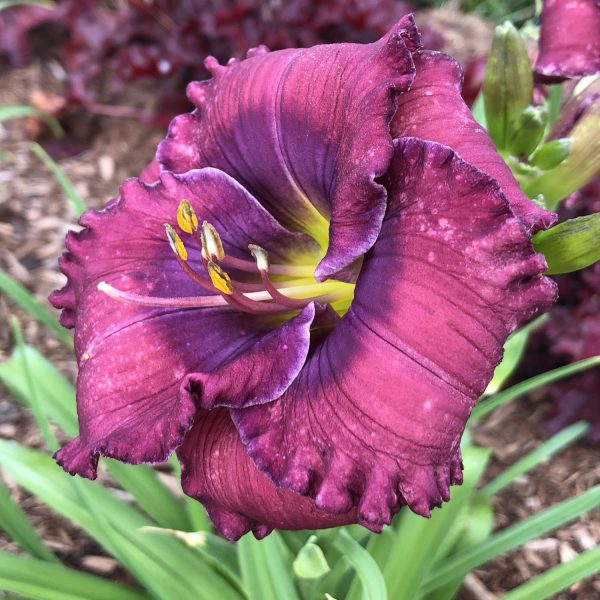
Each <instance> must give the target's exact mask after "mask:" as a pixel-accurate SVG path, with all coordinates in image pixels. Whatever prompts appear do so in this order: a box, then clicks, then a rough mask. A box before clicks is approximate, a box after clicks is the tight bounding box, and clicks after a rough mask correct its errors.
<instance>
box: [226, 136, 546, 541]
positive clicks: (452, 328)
mask: <svg viewBox="0 0 600 600" xmlns="http://www.w3.org/2000/svg"><path fill="white" fill-rule="evenodd" d="M386 179H387V184H388V189H389V196H390V201H389V206H388V210H387V213H386V217H385V219H384V222H383V226H382V229H381V234H380V236H379V238H378V240H377V243H376V244H375V246H374V247H373V249H372V251H371V252H370V253H369V254H368V255H367V257H366V258H365V262H364V265H363V269H362V271H361V274H360V276H359V279H358V282H357V287H356V293H355V299H354V302H353V304H352V306H351V308H350V310H349V312H348V313H347V314H346V315H345V316H344V317H343V318H342V320H341V322H340V323H339V325H338V326H337V327H336V329H335V330H334V331H333V332H332V333H331V334H330V335H329V336H328V337H327V338H326V339H325V341H324V342H323V343H321V344H320V345H319V346H317V347H316V348H315V350H314V351H313V352H312V354H311V355H310V357H309V359H308V361H307V363H306V365H305V367H304V368H303V369H302V371H301V372H300V374H299V376H298V378H297V379H296V380H295V381H294V382H293V383H292V384H291V385H290V387H289V388H288V390H287V392H286V393H285V394H284V395H283V396H282V397H281V398H280V399H278V400H277V401H275V402H272V403H269V404H264V405H260V406H254V407H250V408H245V409H233V410H231V414H232V417H233V420H234V423H235V424H236V426H237V428H238V430H239V432H240V435H241V438H242V441H243V442H244V444H245V445H246V448H247V450H248V453H249V454H250V456H251V457H252V458H253V460H254V462H255V464H256V465H257V467H258V468H259V469H260V470H262V471H263V472H265V473H266V474H268V475H269V476H270V477H271V478H272V479H273V481H274V482H275V483H276V484H277V485H279V486H283V487H286V488H288V489H291V490H294V491H296V492H298V493H301V494H304V495H307V496H310V497H312V498H315V501H316V505H317V507H319V508H320V509H322V510H325V511H327V512H331V513H334V514H338V513H347V512H348V511H349V510H351V509H352V508H353V507H357V508H358V515H357V520H358V522H360V523H362V524H363V525H365V526H367V527H369V528H371V529H373V530H376V531H377V530H380V529H381V527H382V526H383V524H385V523H389V522H390V519H391V517H392V515H393V514H394V513H395V512H396V511H397V510H398V509H399V507H400V506H402V505H403V504H405V503H406V504H408V505H409V506H410V507H411V508H412V510H414V511H415V512H417V513H419V514H422V515H425V516H427V515H429V511H430V509H431V508H432V507H434V506H439V505H440V504H441V503H442V501H443V500H447V499H448V497H449V486H450V485H451V484H452V483H457V482H460V480H461V477H462V474H461V459H460V451H459V442H460V438H461V435H462V432H463V429H464V426H465V423H466V421H467V418H468V417H469V414H470V412H471V410H472V408H473V406H474V404H475V403H476V401H477V399H478V398H479V396H480V395H481V393H482V392H483V391H484V389H485V387H486V385H487V383H488V382H489V380H490V379H491V377H492V374H493V371H494V368H495V367H496V365H497V364H498V362H499V361H500V359H501V357H502V348H503V344H504V342H505V340H506V338H507V336H508V335H509V333H510V332H511V331H513V330H514V329H515V327H517V325H518V324H519V323H521V322H522V321H523V320H524V319H526V318H530V317H531V316H532V315H534V314H535V313H536V312H538V311H539V310H540V309H541V308H544V307H547V306H548V305H549V304H551V303H552V301H553V300H554V297H555V288H554V284H553V283H552V282H551V281H550V280H549V279H547V278H545V277H543V276H542V273H543V272H544V270H545V268H546V263H545V261H544V259H543V256H541V255H537V254H535V253H534V251H533V250H532V247H531V244H530V237H529V235H528V234H527V233H526V232H525V231H524V229H523V227H522V225H521V223H520V221H519V220H518V219H517V218H515V216H514V215H513V213H512V212H511V210H510V208H509V204H508V203H507V201H506V198H505V196H504V195H503V193H502V192H501V190H500V188H499V186H498V184H497V182H495V181H494V180H492V179H491V178H490V177H488V176H487V175H485V174H484V173H482V172H481V171H479V170H477V169H476V168H474V167H472V166H471V165H469V164H467V163H465V162H464V161H463V160H462V159H460V158H459V157H458V155H457V154H456V153H454V152H453V151H452V150H451V149H449V148H447V147H444V146H441V145H438V144H435V143H431V142H423V141H422V140H417V139H414V138H405V139H400V140H398V142H397V148H396V152H395V155H394V159H393V161H392V165H391V171H390V173H389V174H388V176H387V177H386ZM215 476H216V475H215Z"/></svg>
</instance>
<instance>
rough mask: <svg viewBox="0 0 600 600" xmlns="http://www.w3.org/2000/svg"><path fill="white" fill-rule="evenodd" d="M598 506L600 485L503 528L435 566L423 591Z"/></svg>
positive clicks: (469, 570)
mask: <svg viewBox="0 0 600 600" xmlns="http://www.w3.org/2000/svg"><path fill="white" fill-rule="evenodd" d="M597 506H600V485H598V486H596V487H593V488H591V489H590V490H588V491H587V492H584V493H583V494H580V495H579V496H576V497H574V498H569V499H568V500H565V501H563V502H560V503H559V504H557V505H555V506H552V507H551V508H549V509H547V510H544V511H542V512H539V513H538V514H536V515H533V516H531V517H529V518H527V519H525V520H523V521H521V522H520V523H517V524H515V525H512V526H511V527H507V528H506V529H503V530H502V531H500V532H498V533H496V534H494V535H492V536H491V537H490V538H488V539H487V540H486V541H485V542H483V543H482V544H480V545H479V546H476V547H475V548H471V549H470V550H467V551H465V552H461V553H459V554H456V555H454V556H452V557H451V558H448V559H446V560H443V561H440V562H438V563H436V564H434V565H433V568H432V569H431V574H430V576H429V578H428V579H427V581H426V583H425V585H424V586H423V590H422V591H423V592H431V591H433V590H434V589H436V588H437V587H440V586H442V585H445V584H447V583H449V582H450V581H452V580H453V579H455V578H456V577H464V576H465V575H467V574H468V573H470V572H471V571H472V570H473V569H476V568H478V567H480V566H481V565H484V564H485V563H487V562H488V561H490V560H493V559H494V558H496V557H498V556H500V555H501V554H504V553H506V552H510V551H511V550H514V549H515V548H518V547H519V546H522V545H523V544H526V543H527V542H530V541H531V540H534V539H535V538H538V537H540V536H543V535H545V534H547V533H549V532H550V531H553V530H555V529H557V528H559V527H562V526H563V525H566V524H568V523H570V522H572V521H574V520H575V519H577V517H579V516H580V515H582V514H583V513H585V512H588V511H590V510H592V509H594V508H596V507H597Z"/></svg>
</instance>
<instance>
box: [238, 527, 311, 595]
mask: <svg viewBox="0 0 600 600" xmlns="http://www.w3.org/2000/svg"><path fill="white" fill-rule="evenodd" d="M237 547H238V557H239V561H240V570H241V572H242V581H243V583H244V588H245V590H246V593H247V595H248V599H249V600H282V599H283V598H285V600H299V596H298V592H297V590H296V588H295V586H294V583H293V581H292V579H291V577H290V572H291V565H290V564H286V561H285V560H284V558H283V553H282V551H281V550H282V548H283V542H281V540H279V536H278V535H277V532H273V533H272V534H271V535H270V536H269V537H267V538H265V539H263V540H260V541H258V540H255V539H254V538H253V537H250V536H249V535H245V536H244V537H242V539H241V540H240V541H239V542H238V544H237Z"/></svg>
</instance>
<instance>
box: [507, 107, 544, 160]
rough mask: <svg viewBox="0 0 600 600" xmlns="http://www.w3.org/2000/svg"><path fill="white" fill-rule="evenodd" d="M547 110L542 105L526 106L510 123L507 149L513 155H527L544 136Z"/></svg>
mask: <svg viewBox="0 0 600 600" xmlns="http://www.w3.org/2000/svg"><path fill="white" fill-rule="evenodd" d="M547 123H548V110H547V109H546V108H545V107H543V106H528V107H527V108H525V109H523V110H522V111H521V112H520V113H519V114H518V115H517V117H516V118H515V119H514V120H513V122H512V123H511V127H510V129H511V136H510V139H509V142H508V151H509V152H510V153H511V154H512V155H513V156H523V157H526V156H529V155H530V154H531V153H532V152H533V151H534V150H535V149H536V148H537V147H538V145H539V143H540V142H541V141H542V138H543V137H544V132H545V130H546V125H547Z"/></svg>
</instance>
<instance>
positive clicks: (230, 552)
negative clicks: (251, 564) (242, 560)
mask: <svg viewBox="0 0 600 600" xmlns="http://www.w3.org/2000/svg"><path fill="white" fill-rule="evenodd" d="M141 531H142V532H144V533H150V534H157V535H169V536H173V537H175V538H177V539H179V540H181V541H182V542H183V543H184V544H186V545H187V546H189V547H190V548H193V550H194V551H195V552H197V553H198V555H199V558H200V559H201V560H203V561H204V562H206V564H207V565H208V566H209V567H210V568H211V569H213V570H215V571H217V572H218V573H219V574H220V575H222V576H223V577H225V578H226V579H227V580H228V581H229V582H230V583H231V584H232V585H233V586H234V587H235V588H236V589H237V590H238V591H239V592H240V593H241V594H244V590H243V587H242V580H241V578H240V566H239V563H238V558H237V551H236V547H235V546H234V545H233V544H231V543H230V542H228V541H226V540H224V539H223V538H221V537H219V536H217V535H214V534H213V533H210V532H208V531H178V530H175V529H164V528H161V527H143V528H142V529H141Z"/></svg>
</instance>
